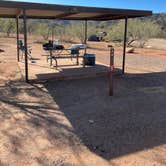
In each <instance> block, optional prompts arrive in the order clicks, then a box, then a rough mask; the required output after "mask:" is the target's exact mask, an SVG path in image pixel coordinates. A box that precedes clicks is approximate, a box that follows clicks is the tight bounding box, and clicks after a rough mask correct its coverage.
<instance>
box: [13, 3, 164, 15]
mask: <svg viewBox="0 0 166 166" xmlns="http://www.w3.org/2000/svg"><path fill="white" fill-rule="evenodd" d="M14 1H24V2H37V3H50V4H64V5H76V6H93V7H108V8H124V9H125V8H126V9H140V10H152V11H153V13H159V12H166V0H14Z"/></svg>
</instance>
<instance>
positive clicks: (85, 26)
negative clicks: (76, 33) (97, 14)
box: [83, 20, 88, 67]
mask: <svg viewBox="0 0 166 166" xmlns="http://www.w3.org/2000/svg"><path fill="white" fill-rule="evenodd" d="M87 25H88V22H87V20H85V22H84V44H85V45H86V44H87ZM86 51H87V48H85V51H84V54H86ZM83 66H84V67H85V59H84V57H83Z"/></svg>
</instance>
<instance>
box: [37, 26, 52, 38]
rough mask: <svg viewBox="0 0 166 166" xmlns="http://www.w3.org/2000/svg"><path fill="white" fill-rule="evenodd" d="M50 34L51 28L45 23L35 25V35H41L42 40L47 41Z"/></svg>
mask: <svg viewBox="0 0 166 166" xmlns="http://www.w3.org/2000/svg"><path fill="white" fill-rule="evenodd" d="M50 33H51V28H50V27H49V25H48V24H47V23H39V24H38V25H37V29H36V34H38V35H41V36H42V37H43V39H44V40H48V38H49V36H50Z"/></svg>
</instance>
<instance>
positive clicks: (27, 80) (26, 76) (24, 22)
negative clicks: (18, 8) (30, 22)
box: [23, 9, 29, 82]
mask: <svg viewBox="0 0 166 166" xmlns="http://www.w3.org/2000/svg"><path fill="white" fill-rule="evenodd" d="M23 24H24V51H25V81H26V82H29V79H28V50H27V48H28V47H27V16H26V10H25V9H24V10H23Z"/></svg>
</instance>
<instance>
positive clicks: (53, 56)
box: [43, 47, 85, 68]
mask: <svg viewBox="0 0 166 166" xmlns="http://www.w3.org/2000/svg"><path fill="white" fill-rule="evenodd" d="M43 49H44V50H45V51H47V52H48V54H47V59H46V60H47V62H49V61H50V66H52V65H53V60H54V61H55V67H56V68H57V67H58V59H71V60H73V59H76V65H79V58H83V62H84V56H83V55H80V50H84V49H85V48H64V47H47V48H46V47H43ZM83 65H84V63H83Z"/></svg>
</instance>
